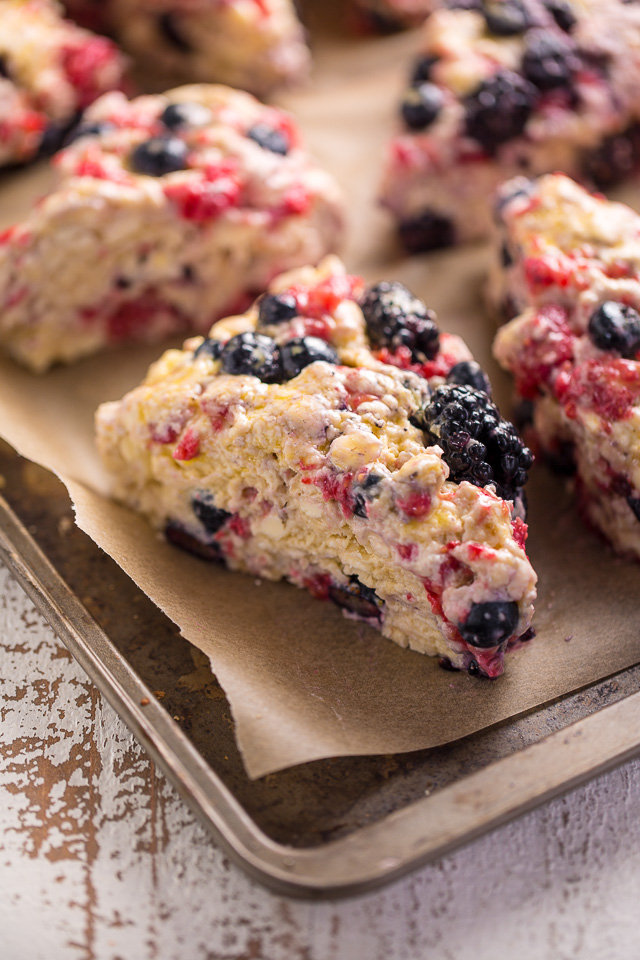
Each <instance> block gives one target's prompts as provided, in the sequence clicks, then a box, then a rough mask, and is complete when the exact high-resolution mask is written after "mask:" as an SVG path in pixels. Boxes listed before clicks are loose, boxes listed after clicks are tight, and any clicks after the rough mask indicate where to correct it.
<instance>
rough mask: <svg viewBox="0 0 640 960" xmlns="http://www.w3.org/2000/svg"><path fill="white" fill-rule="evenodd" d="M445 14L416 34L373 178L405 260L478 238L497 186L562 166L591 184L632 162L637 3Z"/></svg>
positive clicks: (498, 0) (639, 154) (490, 6)
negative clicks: (392, 126) (416, 48)
mask: <svg viewBox="0 0 640 960" xmlns="http://www.w3.org/2000/svg"><path fill="white" fill-rule="evenodd" d="M454 4H455V6H456V9H438V10H436V11H435V12H434V13H433V14H431V16H430V17H429V18H428V20H427V22H426V24H425V26H424V34H423V42H422V51H421V54H420V56H419V58H418V59H417V61H416V63H415V66H414V70H413V75H412V77H411V82H410V87H409V89H408V90H407V92H406V94H405V96H404V99H403V101H402V104H401V108H400V114H401V119H402V123H403V125H404V131H403V132H402V133H401V134H400V135H399V136H397V137H396V138H395V139H394V140H393V142H392V144H391V146H390V149H389V152H388V157H387V162H386V168H385V174H384V177H383V185H382V201H383V203H384V204H385V205H386V206H387V207H388V208H389V210H390V211H391V212H392V213H393V215H394V216H395V218H396V219H397V221H398V226H399V234H400V238H401V240H402V241H403V243H404V244H405V245H406V247H407V248H408V249H409V250H410V251H419V250H427V249H431V248H433V247H439V246H446V245H448V244H450V243H454V242H457V241H462V240H471V239H474V238H477V237H481V236H483V235H485V234H486V233H488V231H489V229H490V223H491V207H490V202H489V198H490V197H491V196H492V194H493V192H494V190H495V188H496V187H497V186H498V184H499V183H500V182H501V181H503V180H505V179H507V178H509V177H513V176H515V175H517V174H527V175H528V176H532V175H538V174H542V173H549V172H553V171H555V170H562V171H564V172H565V173H568V174H570V175H571V176H573V177H575V178H576V179H578V180H585V181H589V182H592V183H595V184H596V185H598V186H604V185H607V184H610V183H612V182H614V181H615V180H616V179H620V178H621V177H623V176H625V175H627V174H629V173H630V172H632V171H633V170H635V169H636V168H637V166H638V162H639V160H640V127H639V126H638V119H639V118H640V6H639V5H638V4H634V3H630V4H625V3H622V2H621V0H571V2H569V0H484V2H482V0H452V2H451V3H450V4H449V6H454ZM462 6H464V9H459V7H462Z"/></svg>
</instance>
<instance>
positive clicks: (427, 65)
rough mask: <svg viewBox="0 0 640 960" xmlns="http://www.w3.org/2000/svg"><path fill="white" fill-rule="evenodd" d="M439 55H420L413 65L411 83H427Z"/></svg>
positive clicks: (416, 85) (413, 84)
mask: <svg viewBox="0 0 640 960" xmlns="http://www.w3.org/2000/svg"><path fill="white" fill-rule="evenodd" d="M438 60H439V57H433V56H429V55H426V56H424V57H419V58H418V59H417V60H416V62H415V64H414V67H413V73H412V74H411V85H412V86H414V87H419V86H420V85H421V84H422V83H425V82H426V81H427V80H429V78H430V74H431V68H432V67H433V65H434V63H437V62H438Z"/></svg>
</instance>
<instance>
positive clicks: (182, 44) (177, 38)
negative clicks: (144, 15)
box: [158, 13, 193, 53]
mask: <svg viewBox="0 0 640 960" xmlns="http://www.w3.org/2000/svg"><path fill="white" fill-rule="evenodd" d="M179 23H180V21H179V20H178V19H177V18H176V15H175V14H174V13H161V14H160V15H159V17H158V29H159V31H160V33H161V35H162V36H163V37H164V39H165V40H166V41H167V42H168V43H170V44H171V46H172V47H175V48H176V50H180V51H181V52H182V53H193V47H192V45H191V43H190V42H189V41H188V40H187V38H186V37H185V36H184V34H183V33H182V32H181V30H180V25H179Z"/></svg>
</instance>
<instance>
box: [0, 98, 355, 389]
mask: <svg viewBox="0 0 640 960" xmlns="http://www.w3.org/2000/svg"><path fill="white" fill-rule="evenodd" d="M54 164H55V166H56V167H57V170H58V172H59V174H60V182H59V185H58V187H57V189H56V190H55V191H54V192H53V193H51V194H50V195H49V196H48V197H46V199H44V200H43V201H41V202H40V203H39V204H38V205H37V206H36V207H35V208H34V210H33V212H32V213H31V214H30V216H29V217H28V218H27V220H25V221H24V222H23V223H21V224H19V225H18V226H15V227H13V228H11V229H9V230H8V231H6V232H5V233H4V234H2V235H0V346H3V347H5V348H6V349H7V350H8V351H9V353H10V354H11V355H12V356H13V357H14V358H15V359H17V360H18V361H20V362H21V363H24V364H26V365H27V366H28V367H30V368H31V369H32V370H34V371H42V370H45V369H46V368H48V367H49V366H50V365H51V364H53V363H56V362H60V361H62V362H67V361H71V360H74V359H76V358H78V357H81V356H83V355H85V354H88V353H92V352H94V351H96V350H98V349H100V348H102V347H104V346H106V345H108V344H111V343H115V342H118V341H121V340H125V339H137V340H147V341H150V340H156V339H158V338H160V337H162V336H167V335H168V334H171V333H175V332H183V333H185V332H204V331H206V330H208V329H209V327H210V326H211V324H212V323H213V322H214V320H216V319H219V318H220V317H221V316H225V315H227V314H229V313H232V312H236V311H238V310H239V309H244V308H245V307H246V306H248V305H249V304H250V303H251V301H252V299H253V298H254V297H255V296H256V295H257V294H258V293H260V292H262V291H263V290H264V289H265V288H266V286H267V284H268V283H269V281H270V280H271V279H272V278H273V277H274V276H276V274H278V273H282V272H283V271H284V270H288V269H291V268H292V267H294V266H300V265H302V264H305V263H317V262H318V261H319V260H320V259H322V257H323V256H324V255H325V254H326V253H328V252H330V251H332V250H333V249H335V246H336V244H337V242H338V240H339V237H340V234H341V228H342V212H341V211H342V201H341V197H340V194H339V191H338V188H337V186H336V184H335V182H334V180H333V179H332V178H331V177H330V176H329V175H328V174H327V173H325V172H324V171H323V170H321V169H319V168H318V167H317V166H316V164H315V163H314V162H313V161H312V160H311V159H310V157H309V156H308V154H307V153H306V152H305V150H304V149H303V148H302V146H301V142H300V137H299V134H298V130H297V128H296V126H295V124H294V123H293V121H292V119H291V117H290V116H289V115H288V114H285V113H283V112H282V111H280V110H277V109H275V108H272V107H265V106H263V105H262V104H261V103H259V102H258V101H257V100H255V99H254V98H253V97H252V96H250V95H249V94H247V93H242V92H240V91H236V90H231V89H230V88H228V87H221V86H197V85H196V86H190V87H181V88H178V89H176V90H172V91H170V92H169V93H167V94H164V95H161V96H146V97H139V98H138V99H136V100H133V101H127V100H126V99H125V97H124V96H123V95H122V94H119V93H113V94H108V95H106V96H105V97H103V98H101V99H100V100H99V101H98V102H97V103H95V104H94V105H93V107H92V108H91V109H90V110H89V111H88V112H87V114H86V118H85V121H84V123H83V125H81V126H80V128H79V129H78V130H77V133H76V139H75V141H74V142H73V143H72V144H71V145H70V146H69V147H68V148H67V149H66V150H64V151H62V152H61V153H59V154H58V155H57V156H56V157H55V158H54Z"/></svg>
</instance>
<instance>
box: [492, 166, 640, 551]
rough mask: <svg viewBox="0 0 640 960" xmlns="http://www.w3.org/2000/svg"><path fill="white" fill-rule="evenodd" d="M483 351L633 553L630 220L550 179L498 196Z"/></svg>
mask: <svg viewBox="0 0 640 960" xmlns="http://www.w3.org/2000/svg"><path fill="white" fill-rule="evenodd" d="M497 218H498V221H499V224H500V227H499V234H500V236H499V239H498V240H497V242H496V246H495V251H496V255H495V262H494V267H493V273H492V278H491V284H490V290H491V295H492V298H493V300H494V302H495V304H496V305H499V306H500V307H502V308H504V307H507V308H508V310H509V312H510V313H513V312H517V313H518V314H519V315H518V316H517V317H516V319H514V320H512V321H511V322H510V323H509V324H507V325H506V326H505V327H503V328H502V329H501V330H500V332H499V333H498V337H497V339H496V342H495V355H496V357H497V359H498V360H499V362H500V363H501V364H502V366H503V367H505V368H506V369H507V370H510V371H511V372H512V373H513V375H514V376H515V379H516V388H517V391H518V394H519V396H520V397H521V398H523V399H524V401H525V402H526V409H525V413H526V416H527V418H528V419H530V420H532V426H533V429H534V431H535V436H536V437H537V442H538V443H539V444H540V446H541V448H542V450H543V451H544V452H545V453H546V454H547V457H548V458H549V460H550V461H551V464H552V465H553V466H555V467H556V468H557V469H560V470H562V471H563V472H571V471H574V470H575V476H576V492H577V495H578V498H579V503H580V506H581V508H582V511H583V512H584V514H585V516H586V518H587V519H588V521H589V522H590V523H591V524H592V525H594V526H595V527H596V528H597V529H598V530H600V531H601V532H602V533H603V534H604V535H605V537H606V538H607V539H608V540H609V541H610V542H611V543H612V544H613V545H614V547H615V548H616V550H618V551H619V552H621V553H624V554H629V555H633V556H636V557H640V314H639V313H638V311H640V217H639V216H638V215H637V214H636V213H634V212H633V211H632V210H631V209H629V208H628V207H626V206H624V205H623V204H620V203H611V202H609V201H607V200H606V199H604V197H602V196H593V195H591V194H589V193H588V192H587V191H586V190H584V189H583V188H582V187H580V186H578V184H576V183H574V182H573V181H572V180H570V179H569V178H568V177H565V176H563V175H561V174H555V175H548V176H544V177H541V178H540V179H539V180H537V181H530V180H526V179H524V178H517V179H515V180H513V181H511V182H510V183H508V184H506V185H505V186H504V187H503V188H502V189H501V191H500V193H499V195H498V202H497Z"/></svg>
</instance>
